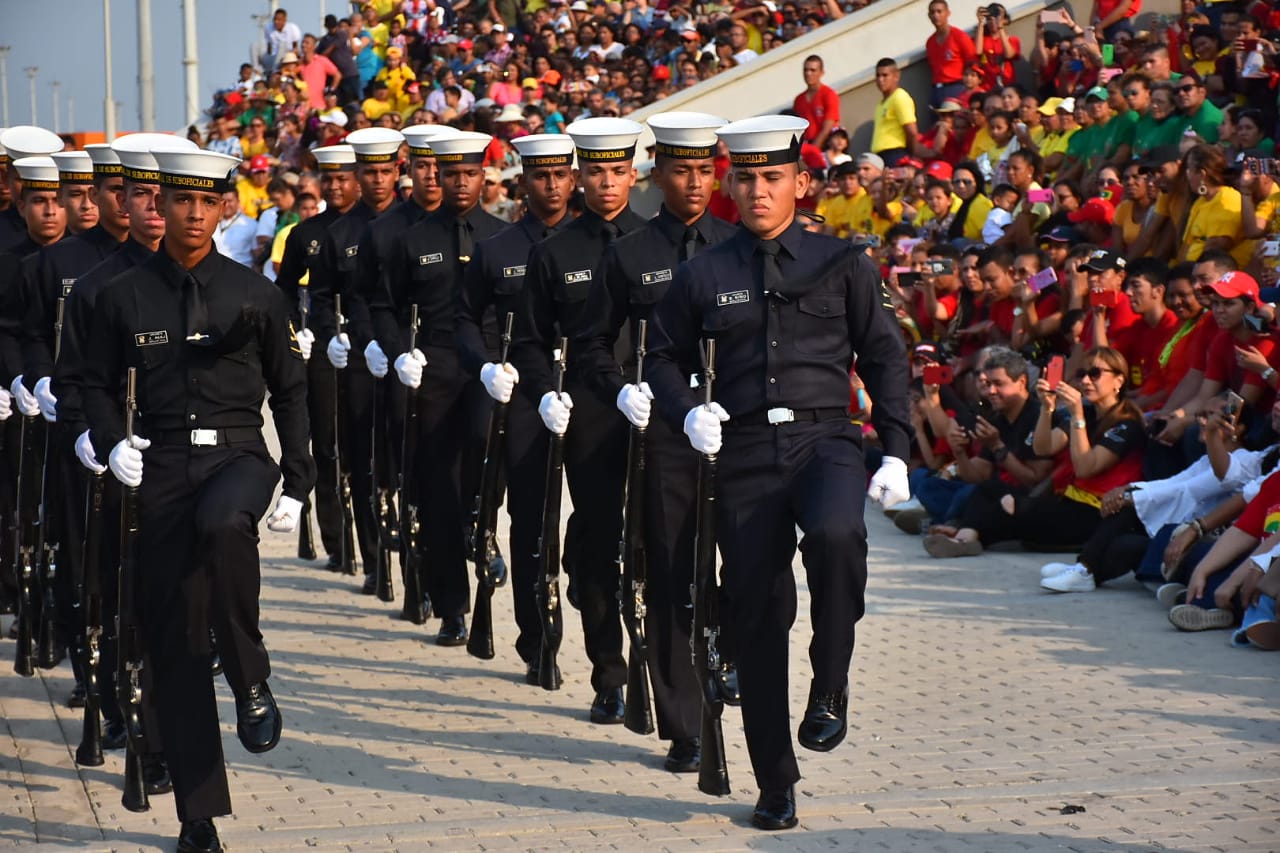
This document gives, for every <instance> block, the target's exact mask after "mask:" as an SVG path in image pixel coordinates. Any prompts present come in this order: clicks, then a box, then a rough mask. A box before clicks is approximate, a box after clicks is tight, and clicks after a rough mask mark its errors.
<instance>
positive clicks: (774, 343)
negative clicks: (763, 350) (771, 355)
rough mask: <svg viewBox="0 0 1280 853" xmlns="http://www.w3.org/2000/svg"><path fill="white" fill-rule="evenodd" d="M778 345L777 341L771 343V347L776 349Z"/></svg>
mask: <svg viewBox="0 0 1280 853" xmlns="http://www.w3.org/2000/svg"><path fill="white" fill-rule="evenodd" d="M777 345H778V342H777V341H769V346H771V347H776V346H777Z"/></svg>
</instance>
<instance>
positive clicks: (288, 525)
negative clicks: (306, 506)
mask: <svg viewBox="0 0 1280 853" xmlns="http://www.w3.org/2000/svg"><path fill="white" fill-rule="evenodd" d="M300 518H302V501H300V500H298V499H297V498H290V497H286V496H285V495H281V496H280V500H278V501H276V508H275V510H274V511H273V512H272V513H271V515H269V516H267V529H268V530H270V531H271V532H273V533H292V532H293V531H295V530H297V529H298V519H300Z"/></svg>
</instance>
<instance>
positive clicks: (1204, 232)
mask: <svg viewBox="0 0 1280 853" xmlns="http://www.w3.org/2000/svg"><path fill="white" fill-rule="evenodd" d="M1182 163H1183V169H1184V171H1185V172H1186V175H1187V184H1188V185H1189V186H1190V187H1191V191H1192V193H1194V194H1196V195H1197V196H1199V197H1198V198H1197V199H1196V201H1195V203H1194V204H1192V205H1191V213H1190V214H1188V216H1187V227H1186V228H1185V229H1184V230H1183V232H1182V246H1181V248H1180V249H1179V251H1178V260H1179V261H1180V262H1181V261H1195V260H1198V259H1199V258H1200V256H1201V255H1202V254H1204V253H1205V252H1207V251H1209V250H1211V249H1218V250H1221V251H1224V252H1231V254H1232V256H1233V257H1234V256H1235V254H1236V252H1237V251H1238V250H1239V249H1240V245H1239V244H1240V236H1241V235H1240V232H1241V227H1240V213H1241V203H1240V193H1239V192H1238V191H1237V190H1235V189H1232V188H1231V187H1229V186H1227V185H1226V184H1227V178H1226V172H1227V160H1226V158H1225V157H1224V156H1223V155H1222V149H1221V148H1219V147H1218V146H1216V145H1205V144H1203V143H1201V144H1200V145H1197V146H1195V147H1194V148H1192V149H1191V150H1190V151H1188V152H1187V153H1186V155H1185V157H1184V158H1183V161H1182ZM1245 248H1248V249H1249V251H1250V254H1252V247H1249V246H1246V247H1245ZM1249 260H1250V257H1249V256H1245V257H1244V261H1243V264H1242V265H1244V264H1248V262H1249ZM1236 262H1237V263H1241V261H1240V259H1239V258H1237V259H1236Z"/></svg>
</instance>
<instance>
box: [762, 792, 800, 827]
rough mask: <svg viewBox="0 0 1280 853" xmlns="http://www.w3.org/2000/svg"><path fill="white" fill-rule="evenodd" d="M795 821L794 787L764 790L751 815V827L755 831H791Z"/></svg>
mask: <svg viewBox="0 0 1280 853" xmlns="http://www.w3.org/2000/svg"><path fill="white" fill-rule="evenodd" d="M797 823H799V821H798V820H797V819H796V787H795V785H788V786H787V787H785V788H777V789H774V790H764V791H761V792H760V799H758V800H756V810H755V811H754V812H752V813H751V825H752V826H754V827H755V828H756V829H768V830H775V829H791V828H792V827H793V826H795V825H796V824H797Z"/></svg>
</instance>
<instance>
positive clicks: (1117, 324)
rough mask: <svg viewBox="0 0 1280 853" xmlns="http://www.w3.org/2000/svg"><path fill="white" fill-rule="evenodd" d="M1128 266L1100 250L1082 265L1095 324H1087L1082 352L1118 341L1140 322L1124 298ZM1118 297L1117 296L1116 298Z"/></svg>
mask: <svg viewBox="0 0 1280 853" xmlns="http://www.w3.org/2000/svg"><path fill="white" fill-rule="evenodd" d="M1127 267H1128V263H1127V262H1126V261H1125V259H1124V258H1122V257H1121V256H1120V255H1118V254H1116V253H1115V252H1111V251H1108V250H1106V249H1098V250H1096V251H1095V252H1094V253H1093V254H1091V255H1090V256H1089V259H1088V260H1086V261H1085V262H1084V263H1082V264H1081V265H1080V269H1082V270H1084V271H1085V272H1087V273H1088V274H1089V296H1088V297H1087V298H1088V308H1089V312H1090V315H1091V317H1092V322H1091V323H1087V324H1086V325H1085V333H1084V339H1083V340H1082V341H1081V344H1080V345H1081V351H1083V350H1085V349H1088V348H1090V347H1095V346H1105V344H1103V343H1101V342H1102V341H1106V340H1113V341H1118V340H1121V339H1122V338H1123V337H1124V336H1125V335H1126V334H1128V333H1129V329H1130V327H1132V326H1133V325H1134V324H1135V323H1137V322H1139V317H1138V315H1137V314H1136V313H1135V312H1134V310H1133V306H1131V305H1130V304H1129V300H1128V299H1126V298H1125V297H1124V293H1123V291H1124V280H1125V274H1126V268H1127ZM1112 294H1114V295H1112Z"/></svg>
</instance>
